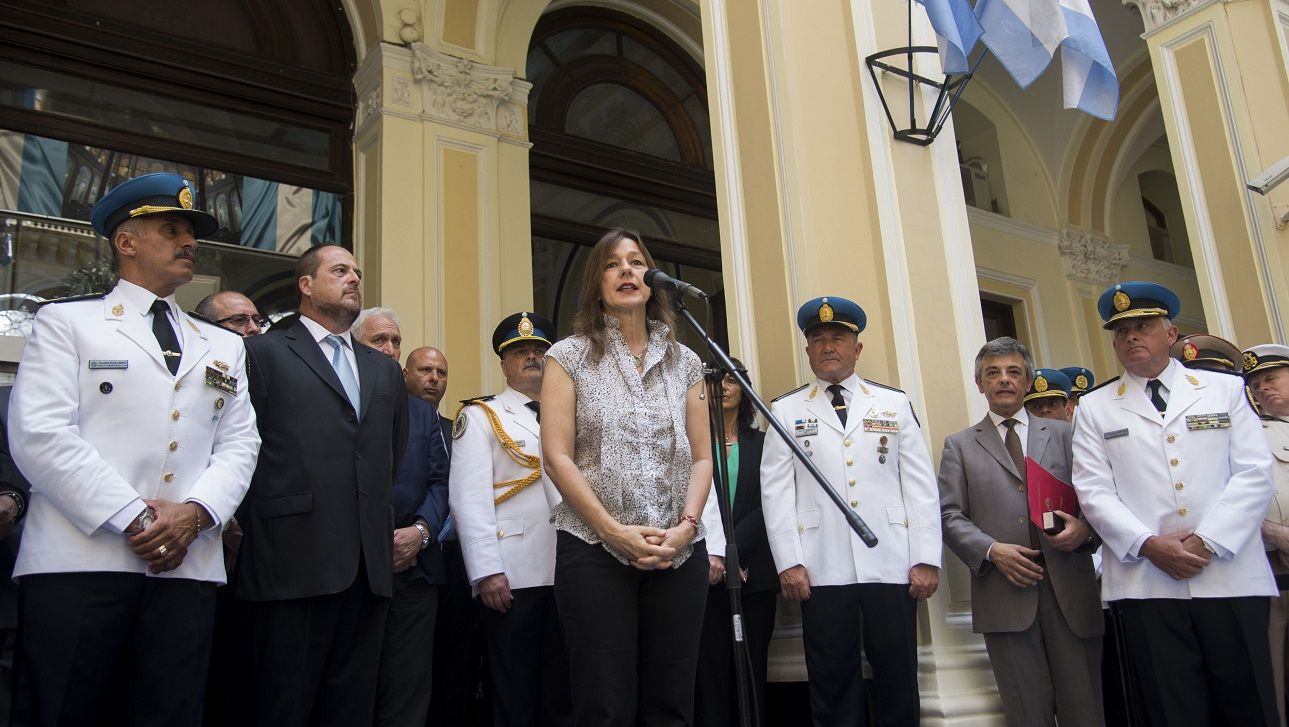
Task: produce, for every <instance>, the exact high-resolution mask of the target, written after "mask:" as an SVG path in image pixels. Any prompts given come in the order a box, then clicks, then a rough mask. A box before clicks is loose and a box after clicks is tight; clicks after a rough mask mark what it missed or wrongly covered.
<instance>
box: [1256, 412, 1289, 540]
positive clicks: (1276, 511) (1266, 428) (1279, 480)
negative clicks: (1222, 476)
mask: <svg viewBox="0 0 1289 727" xmlns="http://www.w3.org/2000/svg"><path fill="white" fill-rule="evenodd" d="M1262 432H1263V434H1266V435H1267V446H1268V447H1269V448H1270V450H1271V456H1272V457H1275V462H1274V464H1275V466H1274V467H1273V468H1272V473H1271V474H1272V477H1273V478H1274V479H1273V481H1274V483H1275V493H1274V494H1273V496H1272V497H1271V504H1270V505H1269V506H1268V507H1267V516H1266V519H1267V520H1270V521H1271V522H1273V523H1276V524H1277V525H1289V422H1286V421H1284V420H1283V419H1263V420H1262Z"/></svg>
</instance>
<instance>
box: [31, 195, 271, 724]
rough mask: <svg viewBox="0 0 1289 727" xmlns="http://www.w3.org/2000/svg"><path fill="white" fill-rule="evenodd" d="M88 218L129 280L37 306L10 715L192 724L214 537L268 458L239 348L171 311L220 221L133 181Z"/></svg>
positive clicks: (220, 560)
mask: <svg viewBox="0 0 1289 727" xmlns="http://www.w3.org/2000/svg"><path fill="white" fill-rule="evenodd" d="M91 220H92V222H93V225H94V228H95V230H97V231H98V233H99V234H101V235H103V236H104V237H107V238H108V240H109V241H110V242H111V244H112V248H113V254H114V256H115V258H116V261H117V263H118V268H119V272H120V277H121V280H120V283H118V284H117V286H116V287H115V289H113V290H112V291H111V292H110V293H107V294H106V295H97V296H85V297H83V298H78V299H74V300H69V301H66V302H61V303H59V304H57V305H47V306H45V307H44V308H42V309H41V311H40V313H39V314H38V315H37V316H36V322H35V325H34V327H33V330H32V335H31V337H29V338H28V339H27V345H26V349H25V350H24V352H23V359H22V364H21V366H20V368H19V371H18V380H17V383H16V384H15V386H14V392H13V400H12V403H11V406H10V417H9V421H10V423H11V425H12V429H11V430H10V431H11V444H12V445H13V457H14V460H15V461H16V463H17V464H18V466H19V467H20V468H21V469H22V471H23V473H24V474H25V475H26V476H27V478H28V479H29V480H30V481H31V485H32V489H31V502H30V505H29V510H28V513H27V522H26V531H25V532H24V534H23V541H22V546H21V550H20V551H19V555H18V562H17V565H16V567H15V569H14V576H15V577H16V578H17V579H19V582H20V583H21V584H22V589H23V595H22V606H21V609H22V611H21V629H22V631H21V637H20V640H19V643H20V644H21V653H20V655H19V660H20V666H19V669H18V672H19V674H20V678H19V684H18V693H17V696H16V707H15V713H14V723H15V724H21V725H55V724H60V725H61V724H117V723H122V724H131V725H174V724H182V723H185V722H192V721H193V720H196V719H200V715H201V708H202V700H203V697H204V694H205V686H206V670H207V666H208V664H209V661H210V646H211V630H212V626H213V621H214V612H215V587H216V585H217V584H220V583H223V582H224V557H223V548H222V545H221V542H220V531H221V529H222V526H223V524H224V523H227V522H229V520H230V519H231V518H232V516H233V511H234V509H235V508H236V507H237V505H238V503H239V502H240V501H241V499H242V496H243V495H244V494H245V493H246V489H247V485H248V483H249V482H250V480H251V472H252V471H253V470H254V469H255V461H256V456H257V454H258V451H259V444H260V438H259V435H258V433H257V432H256V428H255V413H254V410H253V409H252V408H251V405H250V402H249V400H248V397H247V394H246V376H245V359H246V356H245V350H244V349H243V347H242V340H241V338H239V337H238V336H237V334H235V333H232V332H231V331H228V330H225V329H224V328H222V327H220V326H218V325H215V324H212V323H208V322H206V321H204V320H202V319H199V318H194V317H193V316H190V315H188V314H185V313H184V312H183V311H182V310H181V309H180V308H179V306H178V305H177V304H176V303H175V296H174V292H175V289H176V288H178V287H179V286H180V285H182V284H184V283H186V282H188V281H189V280H191V279H192V275H193V268H194V255H195V253H196V249H197V239H196V238H198V237H205V236H207V235H210V234H211V233H213V232H214V231H215V230H216V229H217V227H218V224H217V223H216V221H215V219H214V218H213V217H211V216H210V215H209V214H207V213H205V212H201V211H199V210H196V209H193V197H192V188H191V186H190V185H189V183H188V181H187V180H185V179H183V178H182V177H179V176H177V175H174V174H164V173H161V174H148V175H144V176H142V177H136V178H134V179H130V180H127V181H125V182H123V183H121V184H120V185H118V186H117V187H116V188H114V189H113V190H112V191H110V192H108V194H107V195H106V196H104V197H103V199H101V200H100V201H99V202H98V204H96V205H95V206H94V209H93V211H92V213H91Z"/></svg>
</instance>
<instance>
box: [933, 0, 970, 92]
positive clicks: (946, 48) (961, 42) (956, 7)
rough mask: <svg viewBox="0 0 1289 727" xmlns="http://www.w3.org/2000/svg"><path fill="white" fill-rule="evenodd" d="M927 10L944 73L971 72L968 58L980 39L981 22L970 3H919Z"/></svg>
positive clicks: (939, 0)
mask: <svg viewBox="0 0 1289 727" xmlns="http://www.w3.org/2000/svg"><path fill="white" fill-rule="evenodd" d="M917 1H918V2H919V3H921V4H922V7H924V8H926V14H927V17H928V18H930V19H931V27H932V28H934V29H935V35H936V41H937V44H938V45H939V46H940V67H941V69H942V70H943V71H944V73H945V74H949V73H966V72H967V71H968V70H970V66H969V64H968V62H967V56H969V55H971V49H972V48H975V47H976V42H977V41H979V40H980V21H979V20H977V19H976V16H975V14H974V13H972V11H971V6H970V5H969V4H967V0H917Z"/></svg>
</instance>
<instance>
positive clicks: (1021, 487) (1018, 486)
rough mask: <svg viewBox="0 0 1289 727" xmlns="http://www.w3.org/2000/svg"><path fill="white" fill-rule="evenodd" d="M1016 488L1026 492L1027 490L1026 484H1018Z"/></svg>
mask: <svg viewBox="0 0 1289 727" xmlns="http://www.w3.org/2000/svg"><path fill="white" fill-rule="evenodd" d="M1016 489H1018V490H1020V491H1021V492H1024V491H1025V486H1024V485H1016Z"/></svg>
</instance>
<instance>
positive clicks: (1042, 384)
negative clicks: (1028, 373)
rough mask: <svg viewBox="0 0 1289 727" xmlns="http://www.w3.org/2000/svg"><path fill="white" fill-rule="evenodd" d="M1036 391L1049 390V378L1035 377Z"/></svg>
mask: <svg viewBox="0 0 1289 727" xmlns="http://www.w3.org/2000/svg"><path fill="white" fill-rule="evenodd" d="M1034 391H1037V392H1038V393H1040V394H1041V393H1043V392H1044V391H1047V379H1045V378H1043V377H1042V376H1040V377H1038V378H1037V379H1034Z"/></svg>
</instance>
